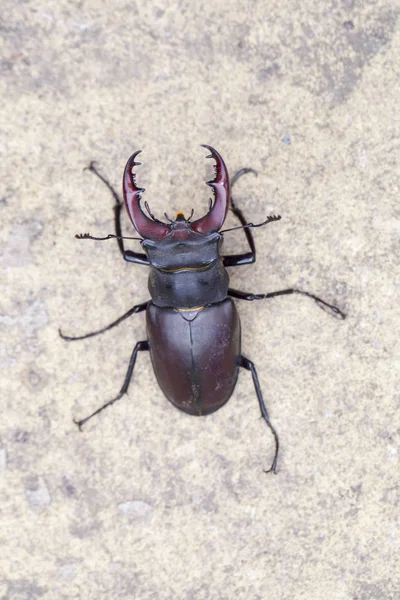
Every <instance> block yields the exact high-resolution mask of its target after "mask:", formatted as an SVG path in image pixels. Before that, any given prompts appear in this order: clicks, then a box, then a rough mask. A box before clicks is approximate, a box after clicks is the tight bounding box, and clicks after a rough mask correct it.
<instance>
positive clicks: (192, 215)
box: [188, 208, 194, 221]
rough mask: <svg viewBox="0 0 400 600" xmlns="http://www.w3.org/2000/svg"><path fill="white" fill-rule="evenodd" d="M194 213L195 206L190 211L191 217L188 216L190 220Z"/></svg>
mask: <svg viewBox="0 0 400 600" xmlns="http://www.w3.org/2000/svg"><path fill="white" fill-rule="evenodd" d="M193 215H194V208H192V212H191V213H190V216H189V218H188V221H190V219H191V218H192V217H193Z"/></svg>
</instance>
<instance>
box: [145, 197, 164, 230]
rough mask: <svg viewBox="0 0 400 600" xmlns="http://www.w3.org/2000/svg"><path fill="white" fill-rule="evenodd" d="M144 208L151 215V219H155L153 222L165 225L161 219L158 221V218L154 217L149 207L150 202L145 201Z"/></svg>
mask: <svg viewBox="0 0 400 600" xmlns="http://www.w3.org/2000/svg"><path fill="white" fill-rule="evenodd" d="M144 206H145V208H146V210H147V212H148V213H149V215H150V217H151V218H152V219H153V221H155V223H162V224H163V225H165V223H163V222H162V221H160V219H157V217H155V216H154V215H153V213H152V212H151V210H150V206H149V205H148V202H147V201H146V200H145V201H144Z"/></svg>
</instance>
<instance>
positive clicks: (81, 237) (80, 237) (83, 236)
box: [75, 233, 143, 242]
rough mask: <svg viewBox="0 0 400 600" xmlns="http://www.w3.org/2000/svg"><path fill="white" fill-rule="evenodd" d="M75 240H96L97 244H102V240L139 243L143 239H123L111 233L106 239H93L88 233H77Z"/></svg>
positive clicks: (123, 237)
mask: <svg viewBox="0 0 400 600" xmlns="http://www.w3.org/2000/svg"><path fill="white" fill-rule="evenodd" d="M75 237H76V239H77V240H96V241H99V242H102V241H103V240H111V239H113V238H115V239H117V240H139V241H141V242H142V241H143V238H140V237H125V236H123V235H114V234H113V233H109V234H108V235H107V236H106V237H94V236H93V235H90V233H77V234H76V235H75Z"/></svg>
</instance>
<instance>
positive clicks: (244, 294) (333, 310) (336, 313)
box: [228, 288, 346, 320]
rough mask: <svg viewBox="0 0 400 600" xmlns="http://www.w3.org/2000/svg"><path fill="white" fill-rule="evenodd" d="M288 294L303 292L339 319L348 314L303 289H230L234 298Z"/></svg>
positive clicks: (257, 297) (255, 297)
mask: <svg viewBox="0 0 400 600" xmlns="http://www.w3.org/2000/svg"><path fill="white" fill-rule="evenodd" d="M287 294H301V295H302V296H307V297H308V298H312V299H313V300H315V302H316V303H317V304H318V306H319V307H320V308H322V310H324V311H325V312H327V313H329V314H331V315H332V316H334V317H337V318H339V319H343V320H344V319H345V318H346V314H345V313H344V312H342V311H341V310H340V308H338V307H337V306H334V305H333V304H328V302H325V300H322V298H319V297H318V296H314V294H310V292H303V291H301V290H296V289H295V288H290V289H288V290H280V291H278V292H270V293H269V294H250V293H248V292H241V291H240V290H234V289H232V288H229V289H228V296H231V297H232V298H238V299H239V300H265V299H267V298H275V297H276V296H285V295H287Z"/></svg>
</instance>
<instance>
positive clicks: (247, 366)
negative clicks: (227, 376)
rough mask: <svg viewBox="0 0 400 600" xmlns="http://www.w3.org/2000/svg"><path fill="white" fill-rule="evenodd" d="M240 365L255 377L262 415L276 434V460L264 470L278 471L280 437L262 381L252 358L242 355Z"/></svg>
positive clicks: (255, 386)
mask: <svg viewBox="0 0 400 600" xmlns="http://www.w3.org/2000/svg"><path fill="white" fill-rule="evenodd" d="M239 365H240V366H241V367H243V368H244V369H246V370H247V371H250V372H251V375H252V377H253V384H254V389H255V391H256V395H257V400H258V404H259V406H260V411H261V417H262V418H263V419H264V421H265V422H266V424H267V425H268V427H269V429H270V430H271V432H272V435H273V436H274V440H275V455H274V460H273V461H272V465H271V467H270V468H269V469H268V471H264V472H265V473H271V472H273V473H276V465H277V463H278V454H279V438H278V434H277V432H276V429H275V427H274V426H273V425H272V423H271V421H270V418H269V415H268V411H267V407H266V406H265V402H264V398H263V395H262V391H261V386H260V382H259V380H258V376H257V371H256V367H255V366H254V363H253V362H252V361H251V360H249V359H248V358H245V357H244V356H241V357H240V362H239Z"/></svg>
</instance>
